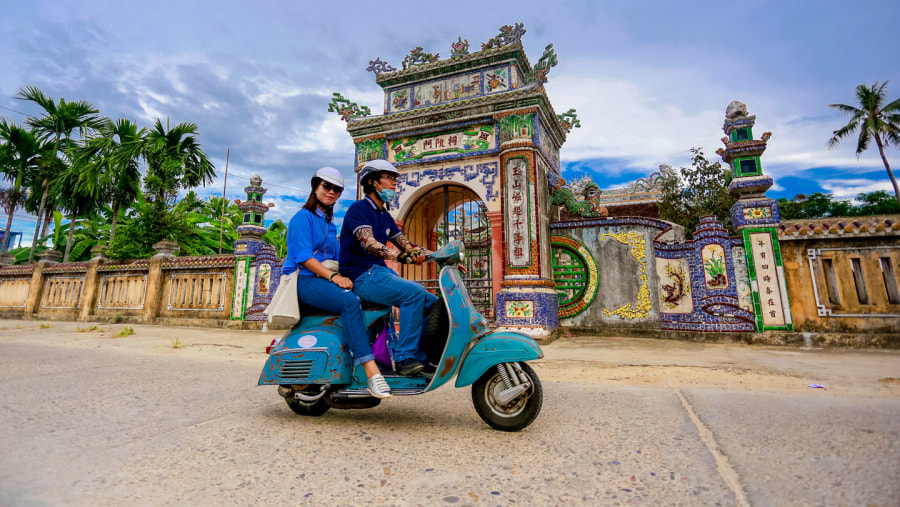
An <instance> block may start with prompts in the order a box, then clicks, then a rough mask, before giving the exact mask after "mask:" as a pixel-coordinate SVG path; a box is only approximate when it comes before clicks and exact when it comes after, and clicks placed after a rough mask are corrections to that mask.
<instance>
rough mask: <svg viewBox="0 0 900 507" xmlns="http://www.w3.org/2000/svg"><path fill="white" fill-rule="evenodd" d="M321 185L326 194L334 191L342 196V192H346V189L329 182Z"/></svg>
mask: <svg viewBox="0 0 900 507" xmlns="http://www.w3.org/2000/svg"><path fill="white" fill-rule="evenodd" d="M321 185H322V188H323V189H325V191H326V192H331V191H332V190H334V193H336V194H340V193H341V192H343V191H344V187H339V186H337V185H334V184H332V183H328V182H327V181H323V182H322V183H321Z"/></svg>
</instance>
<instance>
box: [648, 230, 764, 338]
mask: <svg viewBox="0 0 900 507" xmlns="http://www.w3.org/2000/svg"><path fill="white" fill-rule="evenodd" d="M710 244H718V245H721V246H722V248H723V250H724V251H725V264H726V274H727V276H728V286H727V287H725V288H722V289H710V288H708V287H707V286H706V278H705V276H704V272H703V254H702V251H703V247H705V246H706V245H710ZM736 246H739V247H742V246H743V238H735V237H729V236H728V231H727V230H726V229H725V228H724V227H723V226H722V223H721V222H719V221H718V219H716V218H715V217H712V216H706V217H703V218H701V219H700V223H699V224H698V225H697V229H696V232H694V240H693V241H686V242H684V243H658V242H654V244H653V249H654V254H655V255H656V257H657V258H660V259H687V264H688V267H689V269H690V277H691V298H692V301H693V304H694V311H693V313H665V312H662V311H660V316H659V317H660V323H659V324H660V329H663V330H678V331H696V332H701V333H703V332H707V333H712V332H715V333H721V332H753V331H756V325H755V315H754V314H753V313H752V312H748V311H746V310H743V309H741V307H740V299H739V298H738V293H737V284H736V283H735V282H736V280H735V271H734V259H733V258H732V248H733V247H736Z"/></svg>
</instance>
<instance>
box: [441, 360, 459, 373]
mask: <svg viewBox="0 0 900 507" xmlns="http://www.w3.org/2000/svg"><path fill="white" fill-rule="evenodd" d="M454 364H456V356H450V357H448V358H447V359H444V367H443V368H442V369H441V376H442V377H446V376H447V375H449V374H450V372H451V371H453V365H454Z"/></svg>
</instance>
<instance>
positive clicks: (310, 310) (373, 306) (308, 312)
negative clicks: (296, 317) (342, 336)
mask: <svg viewBox="0 0 900 507" xmlns="http://www.w3.org/2000/svg"><path fill="white" fill-rule="evenodd" d="M361 306H362V311H364V312H373V311H379V310H387V309H390V307H389V306H385V305H382V304H378V303H370V302H369V301H363V302H362V304H361ZM300 315H301V316H328V315H339V314H338V313H335V312H329V311H328V310H323V309H321V308H319V307H316V306H312V305H310V304H307V303H304V302H302V301H301V302H300Z"/></svg>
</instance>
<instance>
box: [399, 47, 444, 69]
mask: <svg viewBox="0 0 900 507" xmlns="http://www.w3.org/2000/svg"><path fill="white" fill-rule="evenodd" d="M440 59H441V54H440V53H436V54H431V53H426V52H425V51H424V50H423V49H422V46H419V47H416V48H413V50H412V51H410V52H409V54H408V55H406V58H404V59H403V61H402V62H401V64H402V65H403V69H404V70H406V69H407V67H413V66H416V65H425V64H427V63H434V62H436V61H438V60H440Z"/></svg>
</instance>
